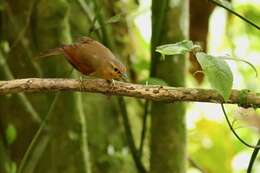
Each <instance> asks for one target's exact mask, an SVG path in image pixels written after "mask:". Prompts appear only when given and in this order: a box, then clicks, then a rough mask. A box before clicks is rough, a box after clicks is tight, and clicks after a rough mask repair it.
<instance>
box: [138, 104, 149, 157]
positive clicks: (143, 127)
mask: <svg viewBox="0 0 260 173" xmlns="http://www.w3.org/2000/svg"><path fill="white" fill-rule="evenodd" d="M149 107H150V102H149V101H148V100H145V105H144V115H143V121H142V122H143V123H142V132H141V140H140V145H139V157H140V159H141V158H142V154H143V146H144V141H145V137H146V130H147V126H146V124H147V117H148V112H149Z"/></svg>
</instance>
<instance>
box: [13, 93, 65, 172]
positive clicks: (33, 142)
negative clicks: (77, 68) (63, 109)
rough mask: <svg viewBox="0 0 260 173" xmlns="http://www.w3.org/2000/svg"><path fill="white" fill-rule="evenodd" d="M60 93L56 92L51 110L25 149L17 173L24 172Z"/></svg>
mask: <svg viewBox="0 0 260 173" xmlns="http://www.w3.org/2000/svg"><path fill="white" fill-rule="evenodd" d="M59 94H60V92H59V93H57V94H55V97H54V99H53V101H52V103H51V104H50V107H49V110H48V112H47V115H46V116H45V117H44V119H43V121H42V123H41V125H40V127H39V129H38V130H37V131H36V134H35V135H34V137H33V139H32V141H31V143H30V144H29V146H28V148H27V150H26V151H25V154H24V156H23V158H22V160H21V163H20V166H19V168H18V171H17V173H22V171H23V168H24V166H25V163H26V161H27V159H28V157H29V154H30V153H31V151H32V149H33V147H34V146H35V144H36V141H37V139H38V138H39V136H40V134H41V132H42V130H43V128H44V127H45V125H46V123H47V121H48V119H49V117H50V115H51V112H52V110H53V108H54V106H55V104H56V102H57V100H58V97H59Z"/></svg>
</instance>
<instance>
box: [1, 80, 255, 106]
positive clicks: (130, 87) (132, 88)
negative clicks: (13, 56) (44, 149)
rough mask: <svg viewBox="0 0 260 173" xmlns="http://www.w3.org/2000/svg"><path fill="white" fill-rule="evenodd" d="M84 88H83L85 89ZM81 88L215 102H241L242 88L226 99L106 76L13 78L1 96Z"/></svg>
mask: <svg viewBox="0 0 260 173" xmlns="http://www.w3.org/2000/svg"><path fill="white" fill-rule="evenodd" d="M82 87H83V88H82ZM57 91H80V92H91V93H102V94H106V95H117V96H129V97H135V98H142V99H148V100H152V101H160V102H168V103H171V102H175V101H189V102H211V103H231V104H238V103H240V97H239V96H240V92H241V91H240V90H232V92H231V96H230V98H229V99H228V100H227V101H226V102H224V100H223V98H222V97H221V95H220V94H218V92H217V91H216V90H213V89H198V88H183V87H169V86H160V85H140V84H132V83H125V82H119V81H115V82H114V86H113V87H111V84H110V83H108V82H107V81H106V80H103V79H88V80H84V81H80V80H75V79H55V78H52V79H41V78H27V79H16V80H10V81H0V95H6V94H14V93H19V92H27V93H32V92H38V93H39V92H40V93H43V92H57ZM245 98H246V100H247V105H252V106H259V105H260V93H255V92H248V93H246V96H245Z"/></svg>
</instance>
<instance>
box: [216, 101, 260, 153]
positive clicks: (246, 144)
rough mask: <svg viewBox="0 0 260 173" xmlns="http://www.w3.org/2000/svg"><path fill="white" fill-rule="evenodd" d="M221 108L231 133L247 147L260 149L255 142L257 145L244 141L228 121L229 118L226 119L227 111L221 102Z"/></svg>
mask: <svg viewBox="0 0 260 173" xmlns="http://www.w3.org/2000/svg"><path fill="white" fill-rule="evenodd" d="M221 108H222V111H223V113H224V115H225V118H226V121H227V123H228V126H229V128H230V130H231V131H232V133H233V134H234V135H235V136H236V138H237V139H238V140H239V141H240V142H241V143H242V144H244V145H245V146H247V147H249V148H254V149H260V145H259V144H257V145H255V146H254V145H251V144H248V143H247V142H246V141H244V140H243V139H242V138H241V137H240V136H239V135H238V134H237V133H236V131H235V129H234V128H233V126H232V124H231V123H230V121H229V119H228V116H227V113H226V111H225V108H224V105H223V104H222V103H221Z"/></svg>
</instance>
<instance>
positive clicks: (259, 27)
mask: <svg viewBox="0 0 260 173" xmlns="http://www.w3.org/2000/svg"><path fill="white" fill-rule="evenodd" d="M208 1H210V2H211V3H213V4H215V5H217V6H219V7H222V8H224V9H226V10H227V11H229V12H230V13H232V14H234V15H236V16H237V17H239V18H240V19H242V20H243V21H245V22H246V23H248V24H250V25H251V26H253V27H255V28H256V29H258V30H260V26H258V25H257V24H255V23H254V22H252V21H250V20H249V19H247V18H246V17H244V16H242V15H240V14H239V13H237V12H235V11H233V10H232V9H230V8H228V7H226V6H224V5H222V4H221V3H219V2H217V1H216V0H208Z"/></svg>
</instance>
